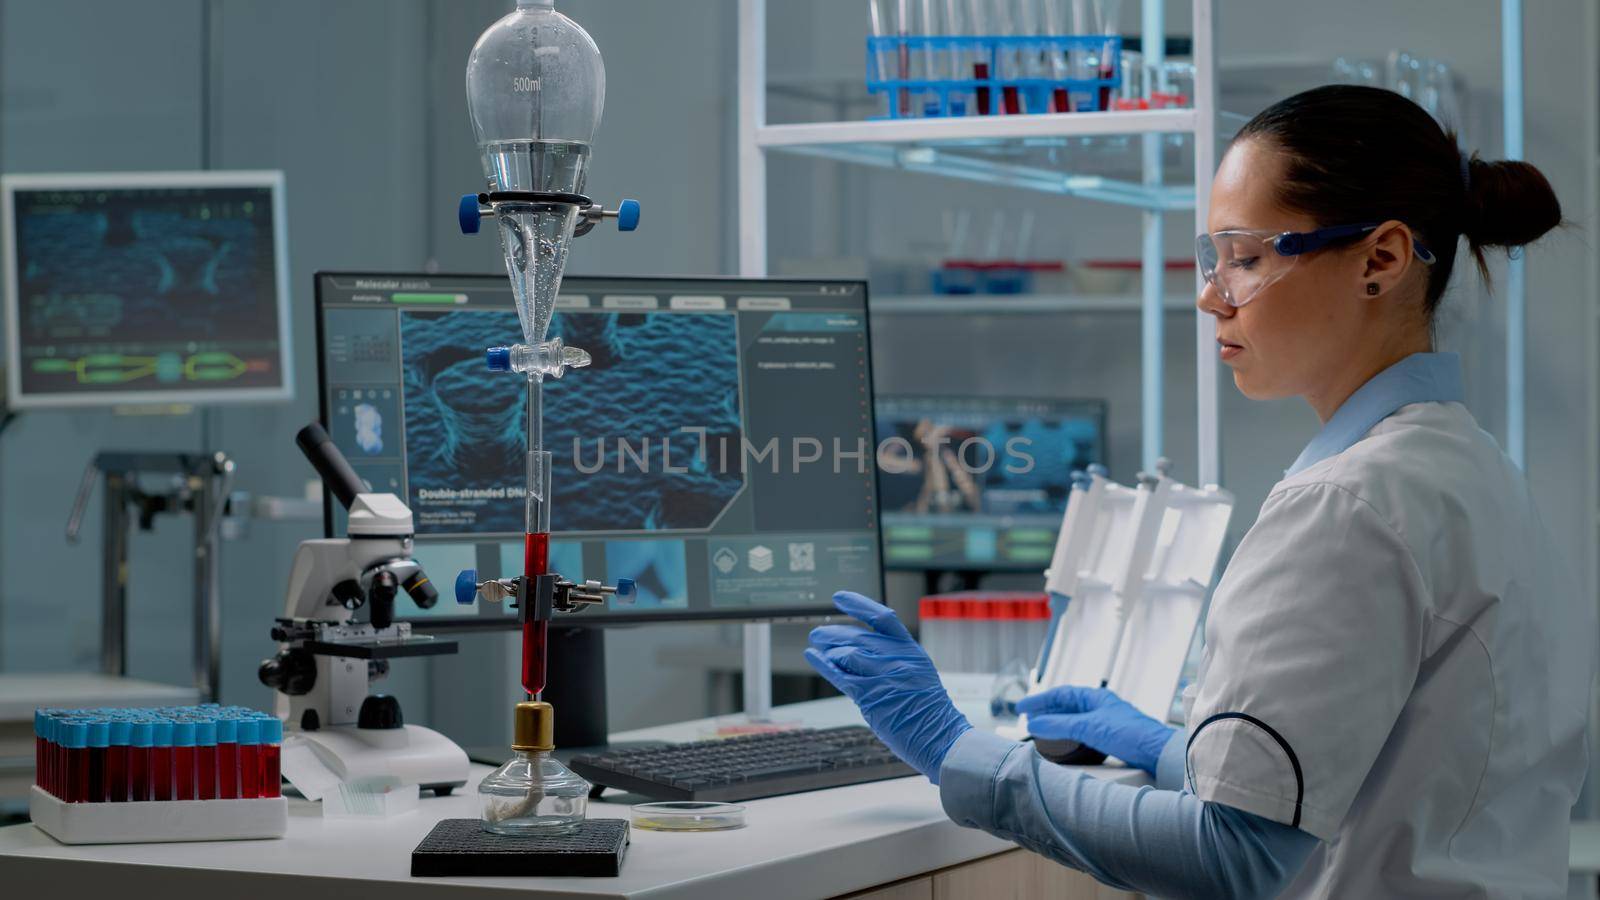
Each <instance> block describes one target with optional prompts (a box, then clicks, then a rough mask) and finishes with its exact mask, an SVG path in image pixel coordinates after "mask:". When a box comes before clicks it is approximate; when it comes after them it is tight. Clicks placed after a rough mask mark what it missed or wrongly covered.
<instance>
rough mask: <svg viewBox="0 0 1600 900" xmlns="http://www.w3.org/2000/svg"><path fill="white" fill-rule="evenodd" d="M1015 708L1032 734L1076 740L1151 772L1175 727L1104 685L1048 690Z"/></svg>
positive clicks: (1023, 700)
mask: <svg viewBox="0 0 1600 900" xmlns="http://www.w3.org/2000/svg"><path fill="white" fill-rule="evenodd" d="M1017 712H1019V713H1022V714H1024V715H1026V716H1027V717H1028V732H1029V733H1030V734H1032V735H1033V736H1034V737H1040V738H1048V739H1050V740H1072V741H1077V742H1078V743H1080V744H1086V745H1088V746H1090V747H1093V748H1094V749H1096V750H1099V751H1100V752H1101V753H1104V754H1105V755H1107V756H1115V757H1116V758H1117V759H1120V760H1122V761H1123V762H1125V763H1127V764H1128V765H1130V766H1134V767H1136V768H1140V769H1143V770H1145V771H1146V772H1149V773H1150V774H1152V775H1154V774H1155V772H1156V763H1157V762H1158V761H1159V760H1160V759H1161V751H1162V750H1163V749H1165V748H1166V746H1167V741H1168V740H1170V739H1171V738H1172V732H1173V731H1174V730H1175V729H1173V728H1172V727H1170V726H1168V725H1163V724H1162V723H1160V722H1157V721H1156V720H1155V719H1152V718H1150V717H1149V716H1147V715H1145V714H1144V713H1142V712H1139V711H1138V710H1137V709H1134V708H1133V706H1132V705H1131V704H1129V703H1128V701H1126V700H1124V699H1122V698H1121V697H1118V696H1117V695H1116V694H1114V693H1112V692H1111V691H1108V690H1106V689H1105V688H1085V687H1073V686H1072V685H1065V686H1063V687H1058V688H1053V689H1051V690H1048V691H1045V692H1043V693H1040V694H1034V695H1033V696H1031V697H1024V698H1022V699H1021V700H1019V701H1017Z"/></svg>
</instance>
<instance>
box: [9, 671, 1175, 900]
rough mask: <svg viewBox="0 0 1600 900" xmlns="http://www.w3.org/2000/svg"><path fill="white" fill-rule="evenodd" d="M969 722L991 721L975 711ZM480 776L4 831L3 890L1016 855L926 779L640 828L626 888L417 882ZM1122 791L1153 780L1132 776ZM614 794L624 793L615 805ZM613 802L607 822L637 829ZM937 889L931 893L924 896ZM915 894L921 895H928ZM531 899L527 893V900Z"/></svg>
mask: <svg viewBox="0 0 1600 900" xmlns="http://www.w3.org/2000/svg"><path fill="white" fill-rule="evenodd" d="M960 705H961V706H962V707H963V708H964V711H968V712H969V714H972V715H973V718H974V722H975V724H976V722H977V721H978V719H979V717H978V716H977V715H976V714H977V713H978V712H979V710H978V709H976V708H974V706H973V704H972V702H971V701H961V702H960ZM775 712H776V713H777V715H776V716H775V718H778V719H782V720H798V721H803V722H806V723H807V724H813V725H818V726H823V727H826V726H828V725H834V724H842V723H849V722H859V721H860V719H859V718H858V717H857V714H856V712H855V708H854V707H853V706H851V705H850V703H849V702H848V701H846V700H843V699H842V698H835V699H831V700H819V701H814V702H811V703H801V704H795V705H793V706H789V707H782V708H780V709H778V710H776V711H775ZM711 724H712V723H711V720H702V721H699V722H686V723H681V724H678V725H671V726H666V727H662V728H650V729H643V730H640V731H635V732H626V733H622V734H618V735H616V736H615V737H616V739H618V740H629V739H635V740H637V739H646V738H657V739H666V740H685V739H694V738H697V737H701V736H702V735H704V734H705V733H706V731H707V729H708V728H709V727H710V725H711ZM488 772H489V769H488V768H487V767H485V766H474V767H473V773H472V778H473V783H472V784H469V785H468V786H467V789H466V791H465V792H457V794H456V795H455V796H451V797H446V798H426V799H424V800H423V802H422V804H421V808H420V809H419V810H417V811H416V812H413V813H409V814H406V815H403V816H399V817H397V818H394V819H390V820H387V821H382V822H376V823H371V824H367V823H353V822H349V821H339V820H331V821H324V820H323V819H322V817H321V815H320V812H319V810H318V808H317V807H316V805H315V804H311V803H307V802H305V801H299V800H293V801H291V803H290V821H289V833H288V836H287V837H285V838H284V839H282V840H275V841H237V842H212V843H186V844H121V845H106V846H83V847H71V846H66V845H62V844H59V843H57V842H56V841H55V840H54V839H53V838H51V837H49V836H48V835H46V834H44V833H43V832H40V831H39V830H38V829H36V828H34V827H33V826H32V825H16V826H12V827H10V828H4V829H0V884H3V885H4V886H5V891H6V894H7V895H8V896H18V897H25V896H90V895H91V893H90V892H91V891H115V892H117V895H118V896H135V897H148V896H163V895H165V896H184V897H189V896H201V895H202V892H204V891H216V892H219V895H220V896H229V897H256V896H266V895H267V894H269V893H271V894H274V895H277V896H292V897H294V898H295V900H316V898H323V897H327V898H339V900H345V898H348V897H349V896H351V892H352V891H355V892H356V895H357V896H369V895H372V896H375V895H377V894H378V892H379V891H382V892H383V896H384V897H386V898H388V897H411V896H417V897H422V896H427V897H456V896H461V895H462V894H463V893H465V892H467V891H471V892H473V893H474V895H477V894H482V895H490V894H493V893H495V892H500V891H513V890H514V891H521V892H533V894H532V896H538V897H551V898H555V897H561V898H580V897H583V898H593V897H617V898H620V897H629V898H634V897H648V898H677V897H683V898H690V897H693V898H713V897H760V898H762V900H783V898H810V897H828V896H834V895H839V894H847V893H850V892H853V891H859V890H863V889H866V888H870V887H873V886H875V885H881V884H886V883H889V882H894V881H898V880H900V879H905V878H910V877H912V876H916V875H920V874H922V873H927V872H932V871H934V870H938V869H944V868H947V867H951V866H958V865H961V864H963V863H967V862H970V861H972V860H977V859H980V858H982V857H989V856H993V855H994V854H997V853H1002V852H1004V851H1006V850H1009V849H1012V845H1011V844H1008V843H1006V842H1004V841H1001V840H998V839H996V838H993V837H990V836H989V835H987V834H984V833H983V832H980V831H974V830H970V829H965V828H959V827H957V826H956V825H955V824H954V823H952V822H951V821H950V820H949V819H947V818H945V816H944V813H943V811H942V810H941V808H940V805H939V791H938V788H935V787H934V786H933V785H931V784H929V783H928V782H927V781H926V780H925V779H922V778H901V779H896V780H894V781H882V782H877V783H873V784H864V785H856V786H852V787H844V788H835V789H833V790H826V791H813V792H810V793H806V794H794V795H791V796H787V797H772V798H768V799H765V800H754V801H750V802H749V803H748V804H747V805H748V808H749V809H748V823H749V824H748V825H747V826H746V827H745V828H743V829H740V830H737V831H729V832H721V833H710V834H663V833H658V832H650V831H641V830H638V829H635V830H634V831H633V833H632V835H631V839H632V844H631V846H630V847H629V849H628V853H627V856H626V857H625V858H624V860H623V866H622V875H621V876H620V877H617V878H412V877H411V876H410V867H411V850H412V848H413V847H415V846H416V845H417V843H418V842H419V841H421V840H422V838H423V836H424V835H426V834H427V833H428V831H429V830H430V829H431V828H432V827H433V824H434V823H435V822H436V821H438V820H439V819H443V818H476V816H477V797H476V793H475V789H476V788H475V785H476V781H477V780H478V779H479V778H482V777H483V776H484V775H485V774H487V773H488ZM1101 773H1102V774H1104V775H1105V776H1106V777H1112V778H1117V779H1118V780H1127V781H1141V780H1142V779H1143V778H1144V776H1143V774H1142V773H1139V772H1137V771H1131V770H1126V769H1107V770H1101ZM609 793H612V794H614V793H615V792H609ZM627 814H628V808H627V806H626V805H624V804H620V803H608V802H606V801H605V800H604V799H602V800H601V801H600V802H597V803H593V804H591V805H590V808H589V815H590V816H591V817H594V818H601V817H608V816H609V817H615V818H627ZM921 883H926V882H919V884H921ZM913 895H915V894H913ZM525 896H526V894H525Z"/></svg>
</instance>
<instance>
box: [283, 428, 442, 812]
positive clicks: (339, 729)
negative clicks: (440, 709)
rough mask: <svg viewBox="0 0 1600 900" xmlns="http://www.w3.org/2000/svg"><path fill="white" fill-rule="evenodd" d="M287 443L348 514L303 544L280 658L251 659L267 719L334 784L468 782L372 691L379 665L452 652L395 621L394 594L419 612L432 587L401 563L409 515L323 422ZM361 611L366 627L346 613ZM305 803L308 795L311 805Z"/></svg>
mask: <svg viewBox="0 0 1600 900" xmlns="http://www.w3.org/2000/svg"><path fill="white" fill-rule="evenodd" d="M295 443H296V444H297V445H298V446H299V447H300V450H301V452H303V453H304V454H305V456H306V459H308V460H309V461H310V462H311V465H312V467H313V468H314V469H316V470H317V474H318V475H320V476H321V477H322V483H323V485H324V486H325V487H326V488H327V490H328V491H330V492H331V493H332V494H333V495H334V496H335V497H337V498H338V500H339V503H340V504H342V505H343V506H344V508H345V509H346V510H348V511H349V524H348V525H347V526H346V536H345V537H342V538H325V539H320V540H310V541H302V542H301V543H300V549H299V550H298V551H297V552H296V553H295V557H294V567H293V569H292V570H291V572H290V575H289V590H288V595H287V597H286V599H285V601H284V614H283V616H282V617H281V618H279V619H278V620H277V622H276V624H274V626H273V628H272V637H273V640H276V641H278V652H277V654H276V655H274V656H273V657H272V658H271V659H268V660H265V661H264V662H262V663H261V668H260V671H259V673H258V674H259V677H260V679H261V683H262V684H265V685H266V686H267V687H270V688H272V689H273V690H274V691H275V692H276V703H275V706H276V712H277V714H278V716H279V717H280V718H282V719H283V720H284V722H285V725H286V726H287V731H288V732H290V733H292V734H298V735H299V736H301V737H302V738H303V739H304V740H305V741H306V743H307V744H308V745H310V747H311V749H312V751H313V752H314V753H315V754H316V755H317V757H318V758H319V759H320V760H321V761H322V762H323V763H324V764H325V765H327V766H328V768H329V769H331V770H332V771H333V772H334V774H336V775H338V776H339V778H340V780H341V781H352V780H356V779H364V778H374V777H383V776H392V777H395V778H398V779H399V780H400V782H401V783H402V784H416V785H420V786H421V787H422V788H423V789H424V790H432V791H433V792H434V793H435V794H438V795H440V796H443V795H446V794H449V793H450V792H451V791H452V790H454V789H455V788H457V787H459V786H461V785H464V784H465V783H466V781H467V755H466V753H465V752H464V751H463V750H462V749H461V748H460V747H458V746H457V745H456V744H455V742H453V741H451V740H450V739H449V738H447V737H445V736H444V735H442V734H440V733H438V732H437V731H433V730H432V729H429V728H423V727H421V726H420V725H407V724H406V723H405V720H404V717H403V716H402V714H401V711H400V704H399V703H398V702H397V701H396V700H395V698H393V697H389V696H385V695H382V694H371V693H368V691H369V690H370V688H371V685H372V682H373V681H375V680H377V679H380V678H382V677H383V676H385V675H387V674H388V671H389V661H390V660H392V659H402V658H406V657H417V656H438V655H444V654H449V653H454V652H456V644H455V642H454V641H441V640H436V639H434V638H432V637H430V636H427V635H419V634H413V633H412V631H411V625H410V624H409V623H406V622H399V623H396V622H395V621H394V611H395V601H396V600H397V599H398V598H399V596H400V592H401V591H404V592H405V594H406V596H408V597H410V598H411V600H412V602H414V603H415V604H416V605H417V606H418V607H420V608H422V609H429V608H431V607H432V606H433V605H434V604H435V603H437V602H438V599H439V592H438V591H437V590H435V589H434V587H433V584H432V582H430V581H429V580H428V576H427V573H425V572H424V571H423V570H422V566H421V565H419V564H418V563H417V561H416V560H415V559H412V557H411V539H412V533H413V528H412V521H411V509H410V508H409V507H407V506H406V504H405V502H404V501H402V500H401V499H400V498H399V497H396V496H395V495H393V494H372V493H365V492H363V487H364V485H363V484H362V481H361V479H360V478H359V477H358V476H357V475H356V473H355V471H354V470H353V469H351V468H350V463H349V462H348V461H347V460H346V459H345V458H344V454H343V453H340V452H339V448H338V447H336V446H334V444H333V441H332V440H331V439H330V438H329V437H328V433H327V432H326V431H325V430H323V428H322V426H321V425H318V424H316V423H315V422H313V423H312V424H310V425H307V426H306V427H305V428H303V429H301V430H300V433H299V434H297V435H296V436H295ZM363 608H364V609H366V610H367V615H366V620H365V621H358V620H357V619H356V618H355V614H356V612H357V611H358V610H361V609H363ZM313 799H315V798H313Z"/></svg>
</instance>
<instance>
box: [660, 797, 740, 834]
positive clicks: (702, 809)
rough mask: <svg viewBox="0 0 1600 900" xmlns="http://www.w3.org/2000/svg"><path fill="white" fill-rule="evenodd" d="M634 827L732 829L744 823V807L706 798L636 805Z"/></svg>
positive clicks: (668, 829) (692, 829) (699, 829)
mask: <svg viewBox="0 0 1600 900" xmlns="http://www.w3.org/2000/svg"><path fill="white" fill-rule="evenodd" d="M632 812H633V827H635V828H643V829H644V830H645V831H728V830H730V829H733V828H743V827H744V807H743V806H740V805H739V804H737V803H711V802H707V801H704V800H666V801H662V802H660V803H637V804H635V805H634V806H633V807H632Z"/></svg>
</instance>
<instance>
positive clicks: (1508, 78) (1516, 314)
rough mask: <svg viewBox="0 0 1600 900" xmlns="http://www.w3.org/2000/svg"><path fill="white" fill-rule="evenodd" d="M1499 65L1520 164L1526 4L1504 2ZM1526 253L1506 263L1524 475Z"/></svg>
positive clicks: (1512, 411) (1509, 358) (1507, 124)
mask: <svg viewBox="0 0 1600 900" xmlns="http://www.w3.org/2000/svg"><path fill="white" fill-rule="evenodd" d="M1500 66H1501V70H1502V72H1501V79H1502V80H1503V81H1504V83H1505V104H1504V115H1505V118H1504V122H1503V127H1504V129H1505V158H1506V159H1521V158H1522V154H1523V149H1522V0H1501V3H1500ZM1526 265H1527V263H1526V261H1525V260H1524V259H1523V258H1522V251H1521V250H1514V251H1513V252H1512V253H1511V256H1510V260H1509V261H1508V262H1507V264H1506V455H1507V456H1509V457H1511V461H1512V462H1513V463H1515V464H1516V465H1517V466H1518V467H1519V468H1521V469H1523V470H1524V471H1526V470H1527V468H1528V461H1527V404H1526V399H1527V365H1528V363H1527V346H1528V321H1527V319H1528V313H1527V290H1528V284H1527V268H1526Z"/></svg>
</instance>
